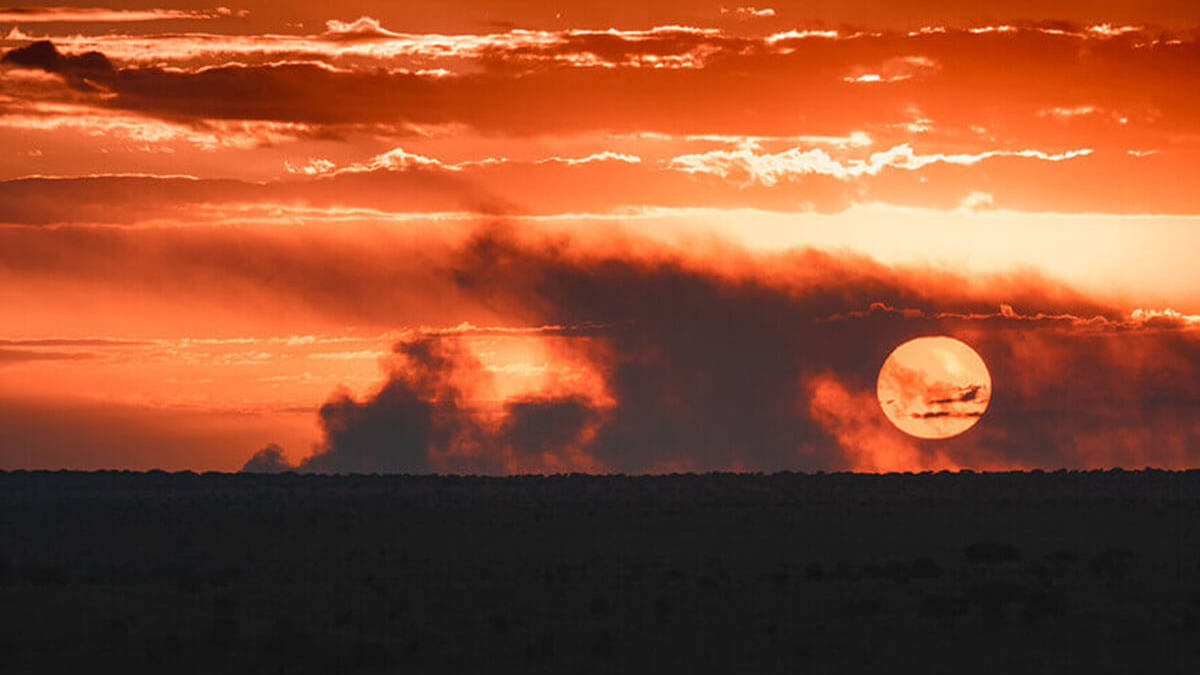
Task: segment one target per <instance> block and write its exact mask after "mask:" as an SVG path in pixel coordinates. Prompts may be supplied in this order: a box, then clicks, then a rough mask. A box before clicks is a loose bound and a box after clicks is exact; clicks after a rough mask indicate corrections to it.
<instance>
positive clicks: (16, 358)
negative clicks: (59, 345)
mask: <svg viewBox="0 0 1200 675" xmlns="http://www.w3.org/2000/svg"><path fill="white" fill-rule="evenodd" d="M98 356H99V355H98V354H93V353H91V352H63V351H50V350H40V349H8V348H3V347H0V367H3V366H6V365H13V364H17V363H28V362H30V361H82V360H86V359H94V358H97V357H98Z"/></svg>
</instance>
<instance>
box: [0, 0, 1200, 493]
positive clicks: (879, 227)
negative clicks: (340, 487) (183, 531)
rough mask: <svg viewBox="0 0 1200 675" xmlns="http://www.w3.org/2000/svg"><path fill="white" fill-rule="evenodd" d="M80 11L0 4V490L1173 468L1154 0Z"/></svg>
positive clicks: (1169, 180) (1161, 67)
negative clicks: (222, 477)
mask: <svg viewBox="0 0 1200 675" xmlns="http://www.w3.org/2000/svg"><path fill="white" fill-rule="evenodd" d="M95 1H96V0H92V1H91V2H83V3H80V4H79V6H67V5H65V4H64V5H62V6H54V7H15V8H14V7H9V8H0V50H2V51H3V53H4V57H3V66H2V67H0V148H3V152H0V469H58V468H75V469H99V468H114V469H151V468H162V469H167V470H182V469H193V470H197V471H204V470H221V471H236V470H238V469H240V468H242V467H243V465H244V464H246V463H247V461H248V460H250V466H249V468H253V469H261V470H276V469H281V468H289V467H294V468H298V469H300V470H312V471H334V472H342V471H362V472H375V471H401V472H419V473H429V472H459V473H489V474H506V473H547V472H549V473H556V472H570V471H588V472H627V473H642V472H669V471H711V470H748V471H759V470H761V471H775V470H796V471H801V470H803V471H815V470H826V471H834V470H857V471H896V470H899V471H919V470H940V469H958V468H972V469H1016V468H1043V469H1057V468H1064V467H1065V468H1102V467H1113V466H1121V467H1131V468H1140V467H1143V466H1156V467H1168V468H1182V467H1188V466H1197V465H1198V464H1200V265H1198V263H1197V256H1198V252H1200V171H1197V169H1196V167H1198V166H1200V8H1197V7H1196V4H1195V2H1194V1H1192V0H1157V1H1150V2H1129V1H1127V0H1125V1H1117V0H1100V1H1095V2H1083V1H1065V0H1055V1H1053V2H1034V1H1032V0H1029V1H1025V0H1012V1H999V0H987V1H985V2H975V3H961V2H955V3H951V2H943V1H942V0H899V1H897V0H890V1H884V0H859V1H857V2H834V1H832V0H827V1H826V0H822V1H811V0H809V1H803V2H801V1H794V2H769V3H767V4H760V5H754V6H749V5H747V6H740V5H738V4H737V3H721V2H704V1H700V2H696V1H690V0H689V1H686V2H685V1H683V0H668V1H666V2H657V3H651V6H647V4H646V3H641V2H607V1H606V2H600V1H592V0H586V1H574V2H572V1H569V0H564V2H561V3H557V4H556V3H550V2H541V1H540V0H506V1H493V2H484V1H482V0H466V1H462V2H444V1H440V0H439V1H435V0H414V1H410V2H391V1H385V0H344V1H342V2H337V3H332V2H299V1H297V0H290V1H284V2H281V1H279V0H248V1H247V2H242V3H240V4H236V5H231V6H229V7H219V6H209V5H203V4H195V3H190V2H182V1H171V0H163V1H161V2H155V3H152V4H150V5H147V4H142V3H138V2H110V3H109V4H108V5H106V6H105V7H97V6H95V5H94V2H95ZM924 335H947V336H951V337H954V338H956V339H958V340H961V341H962V342H964V343H966V344H968V345H970V346H971V347H972V348H974V349H975V350H976V351H977V352H978V353H979V355H980V356H981V357H982V358H983V360H984V361H985V363H986V364H987V369H988V371H989V372H990V377H991V400H990V406H989V407H988V408H987V411H986V412H985V413H984V414H983V415H982V417H981V418H980V419H979V421H978V423H977V424H975V425H974V426H973V427H972V428H971V429H970V430H969V431H967V432H965V433H963V434H961V435H959V436H955V437H953V438H948V439H944V440H926V439H920V438H915V437H912V436H909V435H907V434H905V433H904V432H902V431H900V430H899V429H897V428H896V427H895V426H893V425H892V424H891V423H890V422H889V421H888V418H887V417H886V416H885V415H884V413H883V411H882V410H881V409H880V406H879V403H878V402H877V401H876V380H877V376H878V374H879V371H880V367H881V365H882V364H883V363H884V360H885V359H886V358H887V357H888V354H889V353H891V352H892V350H893V349H895V348H896V346H897V345H899V344H901V343H902V342H904V341H905V340H908V339H911V338H914V337H918V336H924ZM260 451H261V452H260ZM256 453H257V454H256ZM252 457H253V459H251V458H252Z"/></svg>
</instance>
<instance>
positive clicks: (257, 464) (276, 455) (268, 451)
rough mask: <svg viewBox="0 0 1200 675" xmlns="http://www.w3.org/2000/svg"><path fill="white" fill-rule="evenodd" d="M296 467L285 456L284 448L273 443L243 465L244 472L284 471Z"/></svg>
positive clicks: (292, 469)
mask: <svg viewBox="0 0 1200 675" xmlns="http://www.w3.org/2000/svg"><path fill="white" fill-rule="evenodd" d="M295 469H296V467H295V466H293V465H292V464H290V463H288V461H287V458H286V457H284V456H283V449H282V448H280V447H279V446H278V445H276V444H274V443H271V444H270V445H268V446H267V447H265V448H263V449H262V450H259V451H258V452H256V453H254V456H253V457H251V458H250V459H248V460H247V461H246V463H245V464H244V465H243V466H242V473H283V472H285V471H294V470H295Z"/></svg>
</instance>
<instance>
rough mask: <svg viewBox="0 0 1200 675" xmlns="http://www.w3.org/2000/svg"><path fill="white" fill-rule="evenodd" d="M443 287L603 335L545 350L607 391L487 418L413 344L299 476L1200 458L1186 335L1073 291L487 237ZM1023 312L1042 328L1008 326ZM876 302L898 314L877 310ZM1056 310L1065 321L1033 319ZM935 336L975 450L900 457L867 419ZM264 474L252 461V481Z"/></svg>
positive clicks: (537, 401)
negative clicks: (898, 362) (952, 364)
mask: <svg viewBox="0 0 1200 675" xmlns="http://www.w3.org/2000/svg"><path fill="white" fill-rule="evenodd" d="M438 267H439V268H440V269H442V271H443V272H442V273H443V274H444V275H445V277H444V278H443V282H444V283H447V284H449V285H451V286H453V287H455V288H456V289H457V290H458V292H460V293H463V294H465V295H467V296H474V297H477V298H480V299H481V300H482V301H483V302H485V303H486V304H488V305H489V306H491V307H493V308H494V309H497V310H499V311H501V312H502V313H504V314H506V315H508V316H511V317H515V318H519V319H520V320H521V321H524V322H541V323H547V324H555V325H568V326H569V325H575V324H578V323H581V322H583V321H585V320H586V321H593V322H596V321H598V322H600V323H601V324H602V325H604V326H606V327H605V328H603V329H593V330H589V331H586V332H584V333H583V334H581V335H577V336H574V337H571V338H567V339H565V340H560V341H558V342H556V344H555V346H554V348H555V349H557V350H562V351H563V352H564V353H568V354H571V355H572V356H573V357H575V358H579V359H582V360H583V361H585V362H587V363H588V364H590V366H591V368H592V369H593V370H594V371H595V372H597V373H599V375H600V381H601V383H602V385H601V386H600V387H599V390H598V391H590V392H589V391H579V390H572V389H570V388H567V389H565V390H564V391H556V390H554V389H553V388H551V389H550V390H548V391H540V392H534V393H530V394H528V395H525V396H521V397H517V398H514V399H510V400H508V401H506V402H504V404H503V406H502V407H501V408H500V409H499V410H496V411H492V412H491V414H488V413H487V411H479V410H476V409H473V408H472V403H471V401H472V400H473V399H472V388H473V387H476V386H478V385H479V382H480V381H481V380H482V379H483V378H484V377H485V374H484V373H483V372H482V370H481V369H480V367H479V363H478V361H477V360H476V359H475V358H474V357H473V356H472V355H471V353H470V351H469V350H467V349H465V348H464V347H463V345H462V343H461V341H460V340H461V338H460V337H459V336H454V335H449V336H422V337H418V338H414V339H411V340H406V341H402V342H400V343H398V344H397V345H396V348H395V351H396V355H395V358H394V359H393V360H392V374H391V376H390V378H389V379H388V380H387V381H386V383H385V384H384V385H382V387H381V388H380V389H379V390H378V391H377V392H375V393H373V394H371V395H369V396H367V397H365V398H363V399H355V398H352V397H350V396H347V395H338V396H335V397H334V398H332V399H330V400H329V401H328V402H327V403H326V404H325V405H324V406H323V407H322V409H321V420H322V425H323V427H324V431H325V441H324V443H323V445H321V446H319V447H318V449H317V451H316V452H315V454H313V455H312V456H310V457H307V458H305V459H304V460H303V461H302V462H301V463H300V464H299V466H298V468H299V469H301V470H309V471H326V472H414V473H428V472H456V473H493V474H494V473H519V472H563V471H612V472H631V473H640V472H662V471H712V470H731V469H736V470H756V471H771V470H780V469H802V470H818V469H820V470H846V469H855V470H883V471H887V470H927V469H943V468H948V469H953V468H961V467H968V468H992V469H1003V468H1015V467H1023V468H1029V467H1057V466H1068V467H1090V466H1107V465H1112V464H1120V465H1141V464H1143V463H1146V462H1148V461H1149V462H1151V463H1161V464H1163V465H1167V466H1186V465H1188V464H1189V463H1194V462H1195V461H1196V459H1197V457H1196V456H1195V455H1194V454H1193V453H1194V452H1195V451H1194V450H1191V449H1190V448H1195V447H1196V441H1197V440H1200V438H1197V435H1198V434H1200V426H1198V425H1197V423H1196V422H1195V421H1194V412H1195V406H1196V405H1197V403H1198V402H1200V384H1197V383H1198V382H1200V377H1197V376H1198V375H1200V372H1197V371H1198V369H1200V366H1198V365H1197V357H1200V341H1198V340H1197V333H1196V332H1195V330H1194V320H1193V319H1187V318H1185V317H1166V316H1164V317H1161V318H1159V319H1149V318H1148V317H1140V318H1137V319H1135V318H1133V317H1126V318H1120V317H1116V316H1115V315H1114V314H1113V311H1112V310H1111V309H1108V308H1104V307H1102V306H1097V305H1095V304H1092V303H1090V302H1089V301H1088V300H1086V299H1085V298H1081V297H1075V298H1074V299H1073V300H1071V301H1068V302H1064V301H1063V299H1064V297H1070V293H1069V291H1067V290H1066V289H1061V288H1058V289H1055V288H1054V287H1053V285H1051V284H1048V283H1041V284H1038V283H1029V282H1028V281H1027V282H1021V281H1018V280H1008V282H1007V283H1006V282H1004V281H1002V280H989V281H988V283H987V284H986V285H978V284H973V283H971V282H969V281H968V280H966V279H964V278H961V277H957V276H955V275H953V274H947V273H936V272H931V271H928V270H926V271H913V270H901V269H893V268H887V267H883V266H879V265H875V264H872V263H871V262H869V261H867V260H863V259H854V258H839V257H836V256H830V255H828V254H821V253H818V252H807V253H798V254H795V255H791V256H785V257H783V258H779V259H753V258H751V259H747V260H742V261H739V262H738V263H734V264H729V265H727V266H725V267H723V268H713V267H709V266H706V265H703V264H700V263H697V262H695V261H689V260H688V259H686V258H683V257H680V256H679V254H678V253H677V252H671V251H660V252H659V253H658V254H654V255H648V256H640V255H634V256H629V255H622V256H611V255H596V254H594V253H587V252H583V251H579V250H577V249H576V248H575V247H572V246H571V245H570V243H569V242H564V241H561V240H559V241H551V242H522V241H520V240H519V239H517V238H514V237H511V236H509V235H506V234H503V233H502V232H501V233H498V232H494V231H484V232H482V233H480V234H479V235H478V236H476V237H475V238H473V239H472V240H470V241H469V242H468V243H466V244H465V245H463V246H462V247H460V248H456V249H453V250H452V251H450V252H449V253H448V256H447V257H446V258H445V259H442V260H441V263H440V265H439V266H438ZM931 289H936V291H931ZM1013 298H1019V300H1018V301H1017V306H1021V307H1025V308H1028V310H1031V311H1030V312H1029V313H1028V314H1019V313H1017V312H1016V311H1015V310H1013V309H1012V308H1011V307H1009V306H1007V305H1005V306H1004V307H1003V308H1001V302H1002V301H1005V300H1010V299H1013ZM880 299H886V302H887V303H888V304H875V305H874V306H873V307H870V306H871V305H872V303H875V302H878V301H879V300H880ZM1051 306H1057V307H1060V308H1061V307H1064V306H1070V307H1071V309H1072V310H1073V311H1074V312H1075V313H1073V314H1055V315H1050V314H1046V313H1043V312H1042V309H1043V308H1047V307H1051ZM846 307H862V308H864V310H866V311H863V312H857V313H843V309H844V308H846ZM868 307H870V309H867V308H868ZM889 307H900V308H905V309H904V310H899V309H896V310H893V309H889ZM1106 313H1107V314H1108V315H1109V316H1108V317H1105V314H1106ZM929 334H946V335H951V336H955V337H959V338H961V339H963V340H965V341H967V342H968V343H970V344H972V345H973V346H974V347H975V348H976V349H977V350H978V351H979V352H980V353H981V354H982V355H983V356H984V358H985V360H986V361H987V363H988V365H989V368H990V369H991V370H992V374H993V379H994V388H995V395H994V397H993V401H992V405H991V408H990V409H989V411H988V412H987V413H986V415H985V418H984V420H982V421H981V422H980V424H979V425H978V429H977V430H973V431H971V432H968V433H967V434H965V435H963V436H962V437H959V438H955V439H951V440H949V441H942V442H927V441H918V440H916V439H912V438H909V437H907V436H905V435H904V434H902V433H901V432H899V431H898V430H896V429H895V428H893V427H892V426H891V425H890V423H888V422H887V420H886V419H885V418H884V416H883V415H882V413H881V412H880V410H879V408H878V405H877V403H876V402H875V400H874V381H875V377H876V375H877V373H878V368H879V366H880V364H881V363H882V361H883V359H884V358H885V357H886V356H887V353H888V352H889V351H890V350H891V349H892V348H893V347H895V346H896V345H897V344H900V343H901V342H903V341H905V340H907V339H910V338H912V337H916V336H919V335H929ZM1101 429H1103V431H1101ZM264 465H265V463H264V457H262V456H260V457H258V458H257V459H254V460H252V462H251V463H250V464H249V465H248V467H249V468H251V469H253V468H255V467H256V466H259V467H260V468H261V467H262V466H264ZM276 468H282V465H278V466H276Z"/></svg>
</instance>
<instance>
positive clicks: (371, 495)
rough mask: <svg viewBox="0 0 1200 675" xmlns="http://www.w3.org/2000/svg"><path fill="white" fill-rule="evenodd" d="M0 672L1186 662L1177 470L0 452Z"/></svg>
mask: <svg viewBox="0 0 1200 675" xmlns="http://www.w3.org/2000/svg"><path fill="white" fill-rule="evenodd" d="M0 663H3V664H5V665H4V666H3V667H2V668H0V670H3V672H5V673H41V672H63V671H67V670H71V669H74V670H76V671H77V672H85V673H86V672H108V671H111V670H116V669H119V670H121V671H123V672H130V673H137V672H164V673H165V672H173V673H243V672H244V673H323V674H324V673H398V672H406V673H427V672H428V673H443V672H444V673H477V672H520V673H563V674H565V673H631V672H662V673H677V672H678V673H683V672H712V673H775V672H780V673H783V672H787V673H798V672H806V673H907V672H913V673H954V674H955V675H961V674H963V673H972V674H978V673H1014V672H1017V673H1022V674H1023V675H1024V674H1028V673H1075V672H1079V673H1134V672H1145V673H1175V672H1178V673H1195V672H1200V471H1192V472H1166V471H1134V472H1131V471H1095V472H1066V471H1060V472H1045V473H1043V472H1032V473H1000V474H973V473H959V474H950V473H939V474H916V475H912V474H904V475H883V476H877V475H851V474H829V475H820V474H818V475H805V474H791V473H783V474H773V475H762V474H707V475H669V476H654V477H632V476H630V477H626V476H586V475H571V476H549V477H513V478H483V477H435V476H427V477H411V476H311V475H295V474H283V475H229V474H194V473H179V474H168V473H162V472H150V473H126V472H98V473H73V472H8V473H3V472H0Z"/></svg>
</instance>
